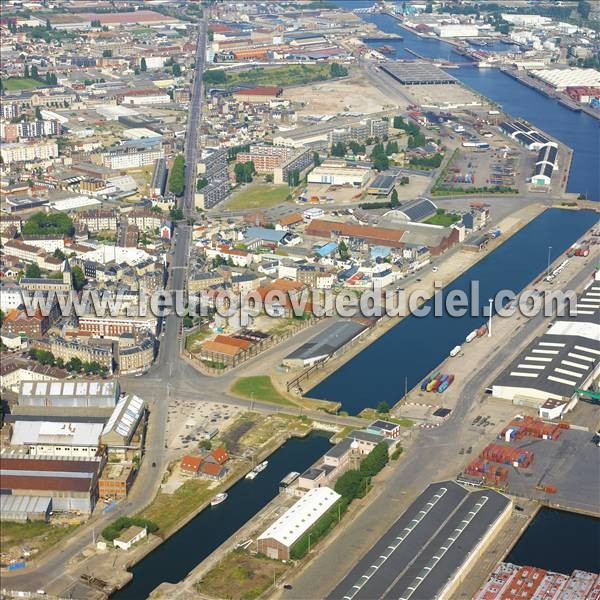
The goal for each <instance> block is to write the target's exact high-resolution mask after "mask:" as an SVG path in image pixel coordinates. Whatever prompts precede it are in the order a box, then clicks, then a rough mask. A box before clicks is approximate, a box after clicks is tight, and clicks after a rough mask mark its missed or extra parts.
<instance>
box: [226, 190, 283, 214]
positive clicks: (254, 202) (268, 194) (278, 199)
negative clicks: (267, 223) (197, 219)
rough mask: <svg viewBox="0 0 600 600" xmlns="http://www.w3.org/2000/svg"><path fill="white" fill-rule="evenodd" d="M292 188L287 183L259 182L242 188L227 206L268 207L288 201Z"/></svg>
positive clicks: (239, 207)
mask: <svg viewBox="0 0 600 600" xmlns="http://www.w3.org/2000/svg"><path fill="white" fill-rule="evenodd" d="M291 193H292V188H291V187H289V186H287V185H270V184H266V183H264V184H263V183H258V184H255V185H252V184H250V185H248V186H246V187H244V188H242V189H241V190H240V191H239V192H238V193H235V194H233V196H232V197H231V200H229V202H227V208H230V209H232V210H238V209H241V208H268V207H269V206H275V205H277V204H281V203H282V202H286V199H287V197H288V195H289V194H291Z"/></svg>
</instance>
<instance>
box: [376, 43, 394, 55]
mask: <svg viewBox="0 0 600 600" xmlns="http://www.w3.org/2000/svg"><path fill="white" fill-rule="evenodd" d="M377 50H378V51H379V52H381V54H394V48H393V47H392V46H388V44H385V46H380V47H379V48H377Z"/></svg>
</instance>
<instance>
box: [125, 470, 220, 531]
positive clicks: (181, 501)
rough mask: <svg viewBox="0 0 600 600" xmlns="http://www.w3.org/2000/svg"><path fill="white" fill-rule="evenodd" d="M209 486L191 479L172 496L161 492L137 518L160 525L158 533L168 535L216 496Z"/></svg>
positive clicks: (198, 480)
mask: <svg viewBox="0 0 600 600" xmlns="http://www.w3.org/2000/svg"><path fill="white" fill-rule="evenodd" d="M209 486H210V482H209V481H206V480H202V479H190V480H189V481H186V482H185V483H183V485H181V486H180V487H179V488H177V490H175V492H173V493H172V494H162V493H160V492H159V493H158V494H157V496H156V498H154V500H153V502H152V504H150V505H149V506H148V507H146V508H145V509H144V510H143V511H142V512H141V513H139V514H138V515H136V516H138V517H142V518H144V519H150V520H151V521H154V522H155V523H156V524H157V525H158V533H160V534H164V533H167V532H169V531H170V530H171V529H172V528H173V527H175V525H177V523H178V522H179V521H180V520H181V519H183V518H184V517H185V516H187V515H189V514H191V513H192V512H193V511H195V510H197V509H198V508H199V507H200V506H201V505H202V504H204V502H206V501H207V500H208V499H209V498H212V497H213V496H214V495H215V494H216V491H215V490H214V489H212V490H211V489H209Z"/></svg>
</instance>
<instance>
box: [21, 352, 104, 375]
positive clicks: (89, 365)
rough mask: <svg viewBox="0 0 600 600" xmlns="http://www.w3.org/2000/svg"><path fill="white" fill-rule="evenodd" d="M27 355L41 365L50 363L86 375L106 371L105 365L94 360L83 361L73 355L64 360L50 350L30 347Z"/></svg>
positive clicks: (101, 373) (102, 373)
mask: <svg viewBox="0 0 600 600" xmlns="http://www.w3.org/2000/svg"><path fill="white" fill-rule="evenodd" d="M29 357H30V358H32V359H33V360H36V361H37V362H39V363H40V364H42V365H51V366H54V367H59V368H61V369H66V370H67V371H74V372H76V373H80V372H82V371H83V372H85V373H86V374H88V375H104V374H106V373H107V372H108V369H107V368H106V367H104V366H103V365H101V364H100V363H99V362H97V361H95V360H93V361H90V362H87V361H86V362H84V361H82V360H81V359H79V358H77V357H74V358H71V359H70V360H68V361H67V362H65V361H64V360H63V359H62V358H56V357H55V356H54V354H52V352H50V350H41V349H39V348H31V349H30V350H29Z"/></svg>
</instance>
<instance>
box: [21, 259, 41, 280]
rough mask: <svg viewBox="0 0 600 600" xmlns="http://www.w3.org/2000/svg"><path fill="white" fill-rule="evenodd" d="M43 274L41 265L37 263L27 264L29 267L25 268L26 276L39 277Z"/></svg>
mask: <svg viewBox="0 0 600 600" xmlns="http://www.w3.org/2000/svg"><path fill="white" fill-rule="evenodd" d="M41 276H42V271H41V270H40V268H39V266H38V265H37V264H36V263H31V264H29V265H27V268H26V269H25V277H28V278H31V279H37V278H39V277H41Z"/></svg>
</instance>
